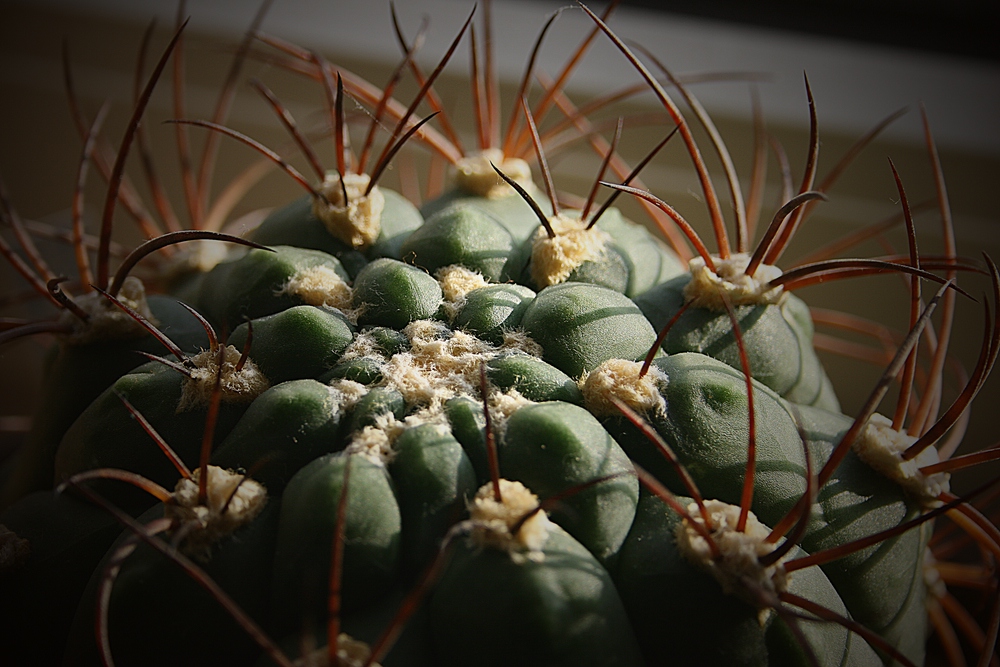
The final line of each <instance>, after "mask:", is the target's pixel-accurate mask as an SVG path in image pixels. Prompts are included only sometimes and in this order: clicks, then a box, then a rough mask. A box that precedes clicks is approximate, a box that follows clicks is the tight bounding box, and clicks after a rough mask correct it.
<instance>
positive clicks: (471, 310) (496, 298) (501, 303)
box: [452, 284, 535, 345]
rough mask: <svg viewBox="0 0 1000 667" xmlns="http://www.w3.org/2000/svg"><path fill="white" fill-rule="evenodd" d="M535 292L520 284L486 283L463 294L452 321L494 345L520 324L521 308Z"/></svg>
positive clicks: (501, 341) (525, 307)
mask: <svg viewBox="0 0 1000 667" xmlns="http://www.w3.org/2000/svg"><path fill="white" fill-rule="evenodd" d="M534 298H535V292H534V291H532V290H530V289H528V288H527V287H524V286H523V285H515V284H504V285H487V286H486V287H480V288H479V289H474V290H472V291H470V292H468V293H467V294H466V295H465V301H464V303H463V304H462V307H461V309H460V310H459V311H458V314H457V315H456V317H455V320H454V322H453V323H452V324H453V325H454V326H455V328H456V329H463V330H465V331H468V332H469V333H471V334H473V335H474V336H476V337H477V338H480V339H482V340H485V341H486V342H488V343H492V344H494V345H500V344H501V343H503V337H504V333H506V332H508V331H512V330H514V329H517V328H518V327H519V326H520V325H521V319H522V318H523V317H524V311H525V310H526V309H527V308H528V305H529V304H530V303H531V302H532V301H533V300H534Z"/></svg>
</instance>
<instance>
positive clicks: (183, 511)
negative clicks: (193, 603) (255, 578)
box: [163, 465, 267, 562]
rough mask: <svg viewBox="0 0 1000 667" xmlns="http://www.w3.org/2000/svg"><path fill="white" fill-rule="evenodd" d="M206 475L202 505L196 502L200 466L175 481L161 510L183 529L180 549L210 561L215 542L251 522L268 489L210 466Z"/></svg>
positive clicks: (245, 477) (264, 501)
mask: <svg viewBox="0 0 1000 667" xmlns="http://www.w3.org/2000/svg"><path fill="white" fill-rule="evenodd" d="M206 475H207V480H208V482H207V487H206V500H205V504H204V505H202V504H201V503H199V481H200V479H201V469H200V468H199V469H197V470H195V471H194V472H193V473H192V474H191V478H190V479H188V478H182V479H181V480H180V481H179V482H177V486H176V487H175V488H174V493H173V495H172V498H171V502H168V503H167V504H166V505H165V506H164V510H163V512H164V516H165V517H166V518H168V519H171V520H173V521H174V523H175V525H176V526H178V528H179V529H180V530H182V531H183V534H184V539H183V540H182V541H181V551H183V552H184V553H185V554H187V555H189V556H191V557H192V558H196V559H198V560H200V561H203V562H207V561H208V560H210V558H211V555H212V546H213V545H214V544H215V543H216V542H218V541H219V540H220V539H222V538H223V537H225V536H227V535H230V534H232V533H233V532H234V531H235V530H237V529H238V528H240V527H241V526H244V525H246V524H248V523H250V522H251V521H253V519H254V518H255V517H256V516H257V515H258V514H260V512H261V510H263V509H264V505H265V504H267V490H266V489H265V488H264V487H263V485H261V484H260V483H259V482H256V481H254V480H252V479H250V478H249V477H247V476H246V475H240V474H238V473H235V472H233V471H232V470H224V469H223V468H219V467H218V466H212V465H210V466H208V468H207V469H206Z"/></svg>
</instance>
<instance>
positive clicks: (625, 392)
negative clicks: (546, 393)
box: [579, 359, 667, 417]
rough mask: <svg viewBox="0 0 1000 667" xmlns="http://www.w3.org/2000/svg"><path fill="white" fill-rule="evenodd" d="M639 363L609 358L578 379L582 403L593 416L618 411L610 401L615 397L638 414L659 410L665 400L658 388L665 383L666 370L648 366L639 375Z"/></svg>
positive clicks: (640, 367)
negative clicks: (646, 369)
mask: <svg viewBox="0 0 1000 667" xmlns="http://www.w3.org/2000/svg"><path fill="white" fill-rule="evenodd" d="M640 371H642V363H641V362H638V361H627V360H625V359H608V360H607V361H605V362H603V363H602V364H601V365H600V366H598V367H597V368H595V369H594V370H593V371H591V372H589V373H584V374H583V375H582V376H581V377H580V380H579V385H580V390H581V391H582V392H583V401H584V405H586V406H587V409H588V410H590V412H591V413H592V414H593V415H594V416H596V417H609V416H613V415H620V414H621V412H619V411H618V408H616V407H615V404H614V403H612V402H611V399H612V398H616V399H618V400H619V401H621V402H622V403H624V404H625V405H627V406H628V407H630V408H632V409H633V410H635V411H636V412H638V413H639V414H641V415H650V414H657V413H662V412H664V411H665V410H666V408H667V403H666V401H665V400H664V398H663V394H662V393H661V391H662V390H663V388H664V387H666V386H667V374H666V373H664V372H663V371H661V370H660V369H659V368H657V367H656V366H650V367H649V371H648V372H647V373H646V374H645V375H644V376H642V377H639V373H640Z"/></svg>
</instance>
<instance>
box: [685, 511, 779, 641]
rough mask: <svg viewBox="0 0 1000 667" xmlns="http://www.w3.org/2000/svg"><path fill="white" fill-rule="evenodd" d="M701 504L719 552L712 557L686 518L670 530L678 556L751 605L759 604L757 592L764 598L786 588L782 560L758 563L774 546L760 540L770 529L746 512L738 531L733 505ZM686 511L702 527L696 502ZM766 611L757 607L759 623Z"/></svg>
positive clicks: (764, 537) (725, 590)
mask: <svg viewBox="0 0 1000 667" xmlns="http://www.w3.org/2000/svg"><path fill="white" fill-rule="evenodd" d="M704 503H705V509H706V510H707V511H708V515H709V519H710V525H709V526H707V528H708V533H709V534H710V535H711V536H712V540H713V541H714V542H715V544H716V546H717V547H718V549H719V552H720V555H719V556H718V557H717V558H713V556H712V551H711V549H710V547H709V544H708V542H707V541H706V540H705V538H703V537H702V536H701V535H699V534H698V532H697V531H696V530H695V529H694V528H692V527H691V523H690V522H689V520H688V519H684V520H683V521H681V522H680V523H678V524H677V528H676V530H675V532H674V537H675V538H676V539H677V548H678V550H679V551H680V553H681V555H682V556H684V558H685V559H687V560H688V562H690V563H693V564H694V565H696V566H698V567H699V568H701V569H702V570H704V571H706V572H708V573H709V574H711V575H712V576H713V577H714V578H715V580H716V581H718V582H719V585H720V586H722V590H723V591H724V592H726V593H727V594H730V595H735V596H737V597H739V598H741V599H743V600H744V601H745V602H747V603H748V604H750V605H752V606H754V607H759V606H760V599H761V598H760V595H759V594H758V591H763V592H765V593H768V594H769V595H768V596H767V597H771V598H773V597H774V596H775V595H777V593H780V592H784V591H787V590H788V581H789V578H790V575H789V573H787V572H786V571H785V566H784V559H783V558H782V559H779V560H778V561H777V562H775V563H772V564H771V565H767V566H762V565H761V564H760V560H759V559H760V557H761V556H764V555H766V554H769V553H771V552H772V551H774V549H775V548H777V545H775V544H770V543H768V542H765V541H764V540H765V539H766V538H767V536H768V535H769V534H770V532H771V530H770V529H769V528H768V527H767V526H765V525H764V524H762V523H761V522H760V521H758V520H757V517H756V516H754V514H753V512H750V513H749V515H748V516H747V523H746V530H744V531H743V532H739V531H737V530H736V526H737V523H738V521H739V516H740V508H739V507H738V506H737V505H730V504H728V503H724V502H722V501H719V500H706V501H704ZM687 512H688V514H689V515H690V517H691V519H690V520H691V521H694V522H695V523H697V524H699V525H702V526H705V520H704V519H703V518H702V515H701V510H700V509H699V507H698V503H695V502H692V503H690V504H689V505H688V506H687ZM750 587H753V588H750ZM768 614H769V612H768V609H767V608H763V609H761V616H760V620H761V623H762V624H763V623H764V622H765V621H766V619H767V616H768Z"/></svg>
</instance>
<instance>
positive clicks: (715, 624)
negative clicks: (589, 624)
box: [613, 493, 881, 667]
mask: <svg viewBox="0 0 1000 667" xmlns="http://www.w3.org/2000/svg"><path fill="white" fill-rule="evenodd" d="M678 501H679V502H680V503H681V505H682V506H684V507H686V506H687V505H688V503H689V502H690V498H684V497H679V498H678ZM680 520H681V519H680V516H679V515H677V514H676V513H674V512H673V510H671V509H669V508H668V507H667V505H665V504H664V503H663V502H662V501H661V500H660V499H659V498H657V497H655V496H653V495H652V494H648V493H643V495H642V498H641V499H640V502H639V508H638V510H637V512H636V520H635V522H634V523H633V524H632V529H631V531H630V532H629V535H628V539H627V540H626V542H625V545H624V546H623V547H622V550H621V555H620V558H619V560H618V563H617V566H616V568H615V570H613V576H614V580H615V584H616V586H617V587H618V591H619V593H620V594H621V596H622V601H623V603H624V604H625V608H626V609H627V611H628V615H629V618H630V619H631V622H632V627H633V628H634V629H635V632H636V636H637V637H638V639H639V643H640V645H641V647H642V650H643V653H644V655H645V658H646V661H647V663H648V664H651V665H660V664H678V665H704V666H706V667H714V666H715V665H733V666H734V667H736V666H744V665H745V666H759V667H765V666H767V665H801V666H802V667H806V666H807V665H810V664H811V663H810V662H809V660H808V659H807V658H806V657H805V656H804V655H803V654H802V651H801V647H800V646H799V645H798V643H797V641H796V640H795V639H794V637H793V636H792V635H791V634H790V631H789V630H788V629H787V628H786V627H785V626H784V622H783V621H782V620H780V619H777V618H776V617H775V616H774V615H773V614H772V615H771V616H770V617H769V618H768V621H767V625H766V626H765V627H761V624H760V621H759V619H758V611H757V609H755V608H754V607H751V606H750V605H749V604H747V603H746V602H744V601H743V600H741V599H739V598H736V597H733V596H732V595H729V594H726V593H725V592H723V590H722V588H721V586H720V585H719V584H718V582H717V581H716V580H715V579H714V578H713V577H712V576H711V575H709V574H708V573H706V572H704V571H703V570H701V569H700V568H698V567H697V566H695V565H693V564H692V563H690V562H689V561H688V560H687V559H686V558H685V557H684V556H683V555H682V554H681V553H680V551H679V550H678V548H677V543H676V538H675V537H674V534H675V528H676V526H677V524H678V523H679V522H680ZM799 554H800V555H801V552H799ZM793 555H794V552H793ZM789 592H791V593H793V594H795V595H799V596H801V597H805V598H807V599H809V600H812V601H814V602H817V603H819V604H822V605H823V606H825V607H827V608H828V609H831V610H833V611H835V612H837V613H840V614H844V613H845V611H846V610H845V608H844V605H843V603H842V602H841V601H840V599H839V597H838V596H837V592H836V591H835V590H834V588H833V586H832V585H831V584H830V582H829V581H828V580H827V579H826V578H825V577H824V576H823V574H822V572H821V571H820V570H819V569H818V568H807V569H803V570H800V571H797V572H795V573H794V574H793V575H792V579H791V580H790V585H789ZM679 601H683V603H680V604H679V603H678V602H679ZM800 626H801V628H802V630H803V632H804V633H805V634H806V636H807V637H808V639H809V641H810V645H811V646H812V648H813V651H814V652H815V655H816V657H817V659H818V660H819V664H820V665H822V666H823V667H840V666H847V665H852V666H856V667H862V666H867V667H874V666H876V665H880V664H881V661H880V660H879V658H878V656H877V655H876V654H875V652H874V651H872V650H871V648H870V647H869V646H868V645H867V644H866V643H865V642H864V641H863V640H861V639H860V638H858V637H857V636H856V635H853V634H851V633H848V632H847V630H846V629H844V628H842V627H841V626H839V625H833V624H818V623H805V622H803V623H801V624H800Z"/></svg>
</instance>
